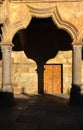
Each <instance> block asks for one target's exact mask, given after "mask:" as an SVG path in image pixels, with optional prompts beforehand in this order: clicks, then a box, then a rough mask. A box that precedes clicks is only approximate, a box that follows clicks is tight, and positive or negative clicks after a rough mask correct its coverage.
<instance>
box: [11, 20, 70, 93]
mask: <svg viewBox="0 0 83 130" xmlns="http://www.w3.org/2000/svg"><path fill="white" fill-rule="evenodd" d="M71 41H72V40H71V37H70V36H69V34H68V33H67V32H66V31H64V30H61V29H58V28H57V27H56V26H55V24H54V23H53V21H52V19H51V18H46V19H45V18H44V19H41V18H39V19H37V18H33V19H32V21H31V23H30V24H29V26H28V27H27V28H26V29H25V30H24V29H23V30H20V31H18V33H17V34H16V35H15V37H14V39H13V43H14V44H15V46H14V48H13V50H14V51H21V50H24V52H25V54H26V56H27V57H28V58H30V59H33V60H34V61H35V62H36V63H37V66H38V68H37V73H38V92H39V93H43V89H44V88H43V86H44V85H43V84H44V83H43V79H44V77H43V75H44V65H45V64H46V62H47V61H48V60H49V59H51V58H54V57H55V56H56V54H57V53H58V51H59V50H62V51H67V50H72V45H71Z"/></svg>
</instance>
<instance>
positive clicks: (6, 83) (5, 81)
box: [1, 44, 12, 92]
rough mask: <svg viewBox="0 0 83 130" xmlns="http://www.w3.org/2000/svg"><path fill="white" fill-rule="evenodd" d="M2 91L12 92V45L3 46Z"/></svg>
mask: <svg viewBox="0 0 83 130" xmlns="http://www.w3.org/2000/svg"><path fill="white" fill-rule="evenodd" d="M1 49H2V91H4V92H12V85H11V50H12V45H8V44H5V45H4V44H2V45H1Z"/></svg>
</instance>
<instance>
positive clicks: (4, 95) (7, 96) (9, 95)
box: [0, 84, 15, 106]
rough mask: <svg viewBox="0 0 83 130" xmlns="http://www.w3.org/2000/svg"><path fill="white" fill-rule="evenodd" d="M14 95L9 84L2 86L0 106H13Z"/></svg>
mask: <svg viewBox="0 0 83 130" xmlns="http://www.w3.org/2000/svg"><path fill="white" fill-rule="evenodd" d="M14 104H15V103H14V94H13V90H12V85H11V84H2V89H1V92H0V106H13V105H14Z"/></svg>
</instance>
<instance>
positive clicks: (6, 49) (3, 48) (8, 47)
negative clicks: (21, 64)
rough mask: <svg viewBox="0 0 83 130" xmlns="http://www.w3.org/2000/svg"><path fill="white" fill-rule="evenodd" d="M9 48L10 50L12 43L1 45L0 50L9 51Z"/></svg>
mask: <svg viewBox="0 0 83 130" xmlns="http://www.w3.org/2000/svg"><path fill="white" fill-rule="evenodd" d="M11 50H12V45H6V44H2V45H1V51H2V52H4V51H8V52H10V51H11Z"/></svg>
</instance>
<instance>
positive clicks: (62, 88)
mask: <svg viewBox="0 0 83 130" xmlns="http://www.w3.org/2000/svg"><path fill="white" fill-rule="evenodd" d="M44 65H60V66H61V93H63V64H54V63H53V64H52V63H50V64H49V63H47V64H44ZM44 70H45V69H44Z"/></svg>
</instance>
